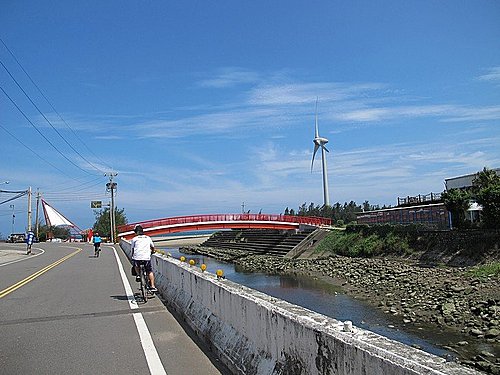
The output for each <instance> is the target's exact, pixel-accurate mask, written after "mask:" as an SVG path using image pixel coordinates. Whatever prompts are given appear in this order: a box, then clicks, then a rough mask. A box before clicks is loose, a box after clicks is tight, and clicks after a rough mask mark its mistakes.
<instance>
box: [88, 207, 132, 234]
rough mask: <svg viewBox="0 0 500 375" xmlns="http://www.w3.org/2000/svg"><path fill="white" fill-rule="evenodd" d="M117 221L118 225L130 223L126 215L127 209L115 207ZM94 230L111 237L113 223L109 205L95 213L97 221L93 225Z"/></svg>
mask: <svg viewBox="0 0 500 375" xmlns="http://www.w3.org/2000/svg"><path fill="white" fill-rule="evenodd" d="M115 222H116V226H117V227H118V226H119V225H125V224H127V223H128V221H127V217H126V216H125V209H124V208H122V209H118V208H117V207H115ZM93 230H94V232H99V234H100V235H101V236H106V237H111V236H110V234H111V224H110V220H109V207H106V208H104V209H102V210H100V211H97V212H96V213H95V223H94V226H93Z"/></svg>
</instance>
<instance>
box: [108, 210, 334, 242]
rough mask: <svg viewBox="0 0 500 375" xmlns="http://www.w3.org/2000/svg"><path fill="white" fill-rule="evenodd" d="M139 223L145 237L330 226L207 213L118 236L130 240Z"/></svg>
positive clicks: (125, 228)
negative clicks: (139, 228)
mask: <svg viewBox="0 0 500 375" xmlns="http://www.w3.org/2000/svg"><path fill="white" fill-rule="evenodd" d="M138 224H140V225H141V226H142V227H143V228H144V232H145V233H146V234H148V235H159V234H166V233H177V232H186V231H193V230H207V229H245V228H255V229H284V230H291V229H298V228H299V226H300V225H310V226H316V227H320V226H323V225H331V220H330V219H327V218H321V217H309V216H291V215H276V214H211V215H193V216H177V217H170V218H164V219H155V220H147V221H141V222H137V223H132V224H127V225H122V226H120V227H118V236H119V237H123V238H126V239H130V238H131V237H133V236H134V232H133V231H134V227H135V226H136V225H138Z"/></svg>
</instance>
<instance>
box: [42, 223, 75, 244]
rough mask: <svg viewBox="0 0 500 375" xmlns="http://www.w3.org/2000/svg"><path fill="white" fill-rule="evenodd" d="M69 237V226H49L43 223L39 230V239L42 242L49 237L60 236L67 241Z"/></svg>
mask: <svg viewBox="0 0 500 375" xmlns="http://www.w3.org/2000/svg"><path fill="white" fill-rule="evenodd" d="M69 237H70V231H69V228H67V227H48V226H47V225H42V226H40V228H39V230H38V240H39V241H41V242H44V241H47V239H48V238H60V239H62V240H64V241H65V240H67V239H69Z"/></svg>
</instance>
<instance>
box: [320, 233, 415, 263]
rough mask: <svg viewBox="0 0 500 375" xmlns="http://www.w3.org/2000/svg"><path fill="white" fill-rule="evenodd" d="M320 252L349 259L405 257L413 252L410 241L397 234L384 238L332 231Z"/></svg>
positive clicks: (322, 243)
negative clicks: (390, 255)
mask: <svg viewBox="0 0 500 375" xmlns="http://www.w3.org/2000/svg"><path fill="white" fill-rule="evenodd" d="M317 251H319V252H323V251H325V252H332V253H335V254H338V255H344V256H348V257H367V258H368V257H372V256H377V255H389V254H393V255H404V254H409V253H411V252H412V250H411V248H410V246H409V245H408V241H407V240H406V238H404V237H400V236H398V235H397V234H395V233H392V232H391V233H387V234H386V235H384V236H381V235H378V234H369V235H365V234H363V233H361V232H357V233H355V232H344V231H332V232H331V233H329V234H328V236H327V237H326V238H325V239H324V240H323V241H321V243H320V244H319V245H318V249H317Z"/></svg>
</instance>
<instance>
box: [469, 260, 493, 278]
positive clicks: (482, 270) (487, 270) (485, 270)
mask: <svg viewBox="0 0 500 375" xmlns="http://www.w3.org/2000/svg"><path fill="white" fill-rule="evenodd" d="M469 274H470V275H472V276H476V277H479V278H480V279H485V278H487V277H496V278H500V262H492V263H488V264H482V265H480V266H475V267H473V268H472V269H471V270H470V271H469Z"/></svg>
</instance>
